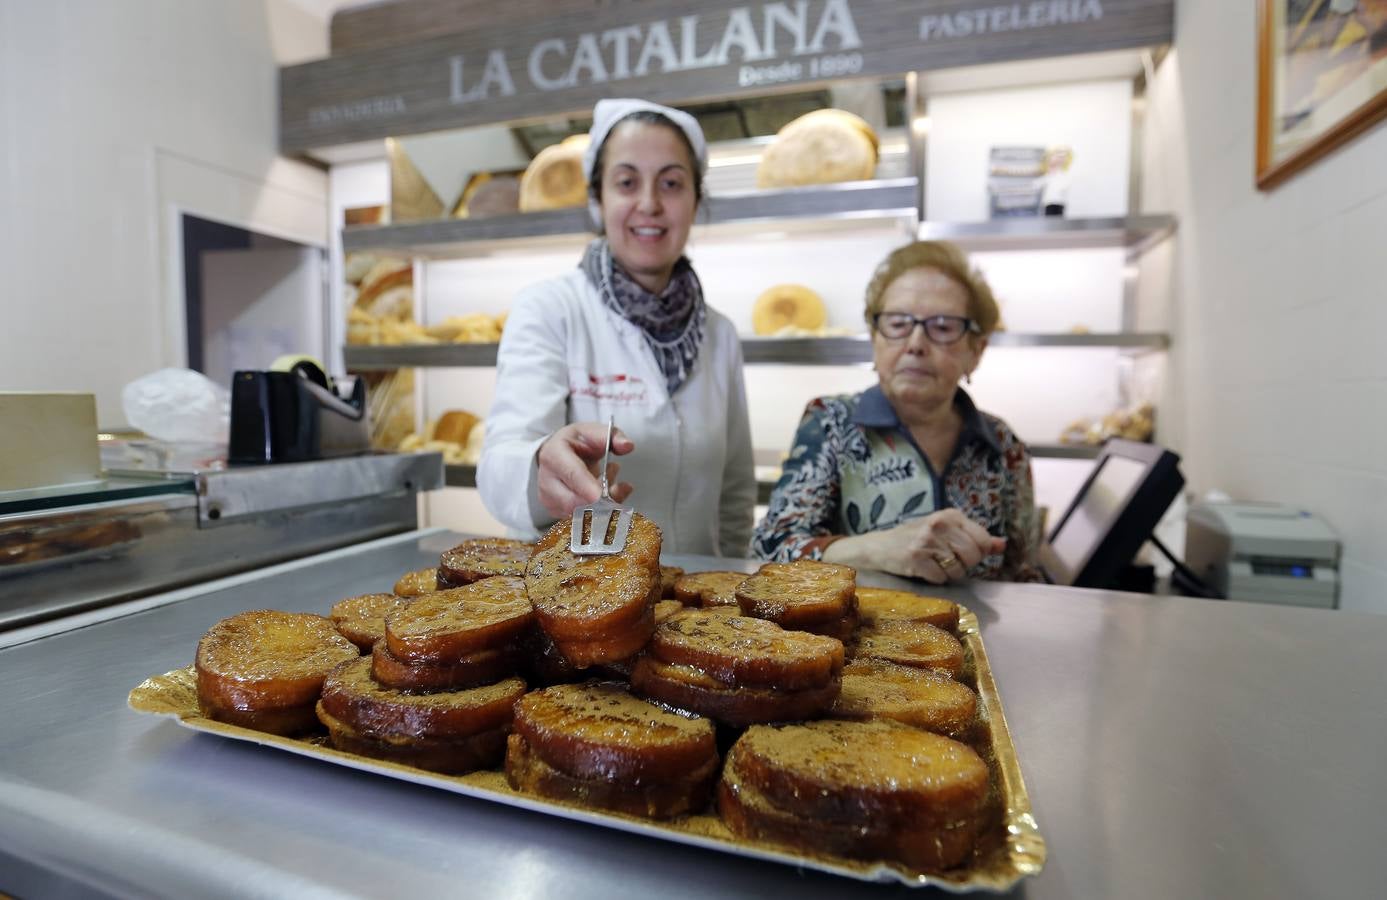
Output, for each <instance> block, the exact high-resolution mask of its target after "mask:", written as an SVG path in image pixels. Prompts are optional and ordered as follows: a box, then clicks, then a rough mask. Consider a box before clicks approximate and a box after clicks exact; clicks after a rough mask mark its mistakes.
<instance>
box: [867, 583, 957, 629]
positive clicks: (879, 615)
mask: <svg viewBox="0 0 1387 900" xmlns="http://www.w3.org/2000/svg"><path fill="white" fill-rule="evenodd" d="M857 613H858V615H859V616H860V617H861V619H862V625H863V626H864V627H867V628H870V627H873V626H875V625H877V624H878V623H881V622H924V623H925V624H927V625H933V626H934V627H935V628H942V629H944V630H945V631H953V632H956V631H958V604H957V603H954V602H953V601H952V600H945V599H944V598H943V597H927V596H922V595H920V594H912V593H911V592H910V591H898V590H894V589H892V588H876V587H862V586H858V588H857Z"/></svg>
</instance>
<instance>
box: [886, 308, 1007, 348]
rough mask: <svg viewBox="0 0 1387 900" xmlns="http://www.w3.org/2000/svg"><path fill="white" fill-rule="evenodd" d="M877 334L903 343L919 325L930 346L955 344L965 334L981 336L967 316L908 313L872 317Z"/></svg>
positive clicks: (892, 313) (891, 313)
mask: <svg viewBox="0 0 1387 900" xmlns="http://www.w3.org/2000/svg"><path fill="white" fill-rule="evenodd" d="M872 324H873V325H874V326H876V330H877V334H879V335H881V336H882V337H884V338H886V339H887V340H888V341H903V340H905V339H906V338H908V337H910V335H911V334H912V333H914V331H915V326H916V325H919V326H921V327H923V328H924V329H925V337H927V338H929V340H930V343H932V344H941V345H948V344H957V343H958V342H959V341H961V340H963V336H964V335H965V334H982V329H981V328H979V327H978V323H977V322H974V321H973V320H972V319H970V318H968V317H967V316H925V317H923V318H921V317H920V316H912V315H911V314H910V313H903V312H887V313H877V314H876V315H875V316H873V317H872Z"/></svg>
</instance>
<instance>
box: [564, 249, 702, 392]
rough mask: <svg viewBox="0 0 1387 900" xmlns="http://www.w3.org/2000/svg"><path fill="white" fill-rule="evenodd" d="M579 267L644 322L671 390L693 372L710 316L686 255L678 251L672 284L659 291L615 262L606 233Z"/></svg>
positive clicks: (620, 309) (621, 309) (621, 311)
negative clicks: (644, 283) (649, 288)
mask: <svg viewBox="0 0 1387 900" xmlns="http://www.w3.org/2000/svg"><path fill="white" fill-rule="evenodd" d="M578 268H580V269H582V270H583V273H584V274H586V275H587V276H588V281H590V282H592V286H593V287H595V288H597V292H598V293H599V294H601V295H602V302H603V303H605V304H606V305H607V308H608V309H610V310H612V311H613V312H615V313H616V314H617V315H619V316H621V317H622V318H624V319H626V320H627V321H629V322H631V323H632V324H634V325H636V326H637V327H638V328H640V330H641V332H642V333H643V334H644V335H645V343H646V344H647V345H649V347H650V350H651V352H652V353H654V354H655V362H656V363H657V364H658V365H659V367H660V371H661V372H662V373H664V376H665V386H666V387H668V388H669V392H670V395H671V396H672V395H673V394H674V392H675V391H677V390H679V386H680V385H682V384H683V383H684V382H685V381H687V380H688V379H689V376H690V375H691V374H692V373H693V368H694V363H695V362H697V360H698V349H699V347H701V346H702V345H703V326H704V323H705V322H706V321H707V319H708V307H707V306H705V305H704V303H703V286H702V285H701V284H699V282H698V276H697V275H695V274H694V270H693V266H691V265H689V261H688V259H687V258H685V257H683V256H681V257H679V261H678V262H677V263H675V264H674V274H673V275H672V276H670V279H669V284H668V285H666V286H665V289H664V290H663V291H661V292H660V293H659V294H652V293H650V292H649V291H647V290H646V289H645V288H643V287H641V286H640V285H639V284H637V283H636V281H635V279H633V278H632V277H631V276H630V275H627V274H626V272H625V271H624V270H622V268H621V266H618V265H616V263H615V262H614V261H613V260H612V250H611V247H609V246H608V245H607V239H606V238H597V239H596V240H594V241H593V242H592V243H590V244H588V248H587V250H586V251H584V253H583V261H582V262H580V263H579V264H578Z"/></svg>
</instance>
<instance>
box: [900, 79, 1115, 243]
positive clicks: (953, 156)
mask: <svg viewBox="0 0 1387 900" xmlns="http://www.w3.org/2000/svg"><path fill="white" fill-rule="evenodd" d="M927 111H928V114H929V160H928V165H927V171H926V179H925V211H926V217H927V218H929V219H931V220H934V221H940V222H970V221H976V220H979V219H986V218H987V215H988V207H987V168H988V154H989V153H990V151H991V148H993V147H1005V146H1023V147H1048V146H1053V145H1057V144H1061V145H1065V146H1068V147H1070V148H1071V149H1072V150H1073V151H1074V162H1073V164H1072V166H1071V167H1070V174H1071V176H1072V178H1073V181H1072V184H1071V187H1070V192H1069V200H1068V209H1067V210H1066V215H1070V216H1121V215H1125V214H1126V212H1127V172H1128V169H1129V168H1130V164H1131V127H1130V126H1131V120H1132V82H1131V81H1130V80H1127V79H1123V80H1120V81H1090V82H1079V83H1076V84H1052V85H1044V86H1037V87H1030V88H1021V89H1018V90H1008V91H968V92H963V93H956V94H942V95H936V96H932V97H930V98H929V100H928V104H927Z"/></svg>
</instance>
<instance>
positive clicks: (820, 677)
mask: <svg viewBox="0 0 1387 900" xmlns="http://www.w3.org/2000/svg"><path fill="white" fill-rule="evenodd" d="M650 652H651V653H653V654H654V655H655V656H657V657H658V658H660V659H661V660H663V661H664V662H667V663H675V664H683V665H687V666H692V667H693V668H696V669H700V670H702V671H703V672H706V673H707V674H708V675H710V676H712V677H713V678H715V679H717V680H718V681H721V682H723V683H724V684H726V685H729V686H736V687H773V688H780V689H781V690H798V689H800V688H812V687H823V686H824V685H825V684H827V683H828V682H829V681H830V680H831V679H832V678H833V677H834V676H835V675H837V674H838V673H839V672H840V671H842V668H843V645H842V643H841V642H839V641H837V640H834V639H833V638H828V637H821V636H819V635H814V634H808V633H806V632H803V631H786V630H785V629H783V628H781V627H780V626H779V625H777V624H775V623H774V622H767V621H765V620H764V619H753V618H750V617H749V616H728V615H719V614H716V613H713V614H709V613H705V612H701V611H698V610H692V609H691V610H687V611H686V612H683V613H680V614H679V615H677V616H673V617H671V618H670V619H668V620H666V621H665V622H664V623H663V624H661V625H660V626H659V627H658V628H656V629H655V634H654V635H653V636H652V637H651V639H650Z"/></svg>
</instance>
